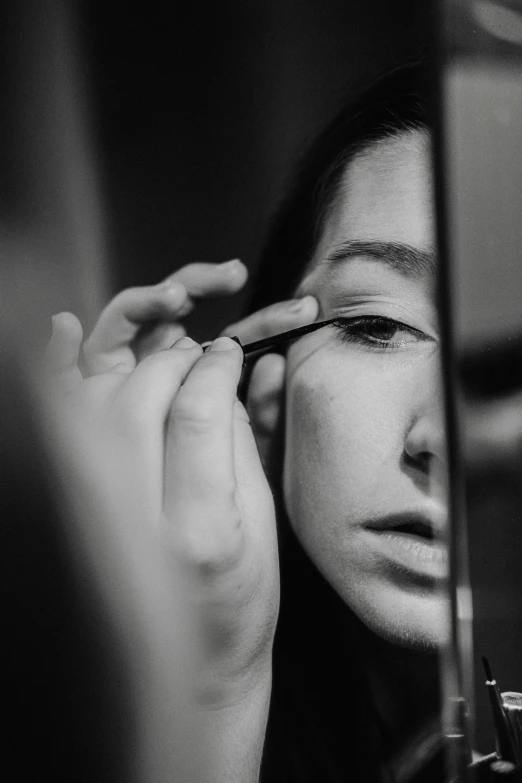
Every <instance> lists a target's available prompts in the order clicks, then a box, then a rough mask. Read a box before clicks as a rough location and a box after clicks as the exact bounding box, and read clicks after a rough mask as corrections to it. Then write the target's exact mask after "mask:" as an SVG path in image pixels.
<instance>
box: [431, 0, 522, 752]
mask: <svg viewBox="0 0 522 783" xmlns="http://www.w3.org/2000/svg"><path fill="white" fill-rule="evenodd" d="M443 6H444V8H443V20H442V21H443V26H442V30H443V34H442V39H443V46H442V58H441V71H440V78H441V97H442V108H443V112H442V131H443V138H444V145H443V151H442V157H441V169H442V178H443V180H444V182H445V183H446V185H447V191H446V198H447V201H446V205H445V207H446V213H445V214H446V220H447V236H446V238H447V250H448V254H449V262H448V271H449V278H450V290H449V291H448V294H449V302H450V307H449V317H450V320H451V323H452V325H453V329H454V332H453V340H454V361H455V366H456V383H457V386H458V388H459V389H460V399H459V400H458V405H457V410H456V414H455V416H456V424H457V429H458V432H459V436H458V438H457V441H456V444H455V445H456V446H458V445H459V442H460V450H461V452H462V454H461V461H460V468H458V467H457V471H458V472H461V473H462V485H463V486H461V487H460V488H461V489H464V488H465V493H466V504H465V506H464V504H463V503H461V504H460V506H459V507H457V505H455V509H454V513H455V514H456V515H457V518H458V522H459V524H461V523H462V526H463V525H464V520H465V517H467V539H468V542H467V548H468V552H469V584H470V586H471V599H472V609H473V622H472V626H471V625H470V621H471V601H470V600H469V599H470V596H469V592H468V590H469V587H468V585H467V574H466V570H467V568H466V564H465V563H464V568H463V570H462V569H461V573H460V575H459V577H458V578H457V579H456V581H457V582H458V584H457V585H456V590H457V591H458V590H460V598H461V600H460V607H459V605H457V606H456V609H457V612H460V616H459V619H458V621H457V626H458V629H457V637H458V639H457V641H458V644H459V645H460V659H461V663H462V669H463V682H462V685H463V688H464V690H465V691H466V695H467V697H468V699H470V704H474V707H472V709H471V719H472V720H471V735H470V736H471V743H472V745H473V747H474V748H475V749H476V750H478V751H481V752H483V753H487V752H491V750H492V742H493V740H494V739H495V720H494V710H493V712H492V707H491V699H492V698H493V702H494V701H495V696H494V694H493V689H492V687H491V686H486V685H485V681H486V680H488V681H491V680H492V676H491V673H490V675H489V676H486V673H485V671H484V668H483V665H482V663H481V657H482V656H485V657H486V658H487V659H488V661H489V664H490V668H491V670H492V674H493V675H494V677H495V678H496V679H497V684H498V691H499V692H508V691H511V692H515V694H514V695H512V696H511V697H508V702H509V703H508V705H507V708H506V712H507V716H508V719H509V721H511V722H512V727H514V728H513V731H512V732H511V734H512V736H511V739H510V737H509V736H508V737H507V739H506V738H504V741H503V743H502V741H501V742H500V744H503V747H502V748H499V739H498V736H499V732H500V734H501V735H502V732H503V731H504V732H505V731H508V730H509V726H508V727H507V729H506V727H505V726H504V729H502V725H503V720H502V716H500V717H498V719H497V721H496V723H497V731H496V734H497V752H499V753H500V756H501V758H503V759H505V760H507V761H509V762H513V763H515V764H517V765H520V726H519V723H518V717H517V716H518V715H519V714H520V712H519V711H518V710H519V706H520V703H519V697H517V696H516V692H519V691H520V690H522V668H521V658H520V655H519V652H518V649H519V645H520V640H521V638H522V613H521V609H522V598H521V595H522V592H521V587H522V584H521V573H522V571H521V569H520V566H519V555H520V552H521V551H522V538H521V535H522V534H521V530H522V528H521V525H520V522H521V504H520V499H521V494H520V493H521V479H520V471H519V462H520V450H521V443H522V440H521V422H522V411H521V404H522V397H521V391H520V386H521V375H520V340H521V335H522V315H521V310H520V306H519V301H518V299H519V296H518V294H519V291H520V287H521V283H522V272H521V269H522V267H521V265H520V260H519V247H520V239H521V237H520V220H519V215H518V213H519V207H520V203H521V195H522V163H521V161H522V157H521V154H522V149H521V135H520V127H521V123H522V89H521V84H522V82H521V75H522V48H521V47H522V13H521V8H520V4H519V3H516V2H503V1H502V2H500V1H499V2H489V0H476V1H475V0H465V1H463V2H447V3H445V4H443ZM457 461H458V457H457ZM459 483H460V479H459ZM465 546H466V542H465V538H463V539H462V540H461V542H460V548H461V551H462V550H463V548H464V547H465ZM465 559H466V556H464V560H465ZM461 566H462V563H461ZM498 726H500V727H501V728H500V729H499V728H498ZM517 726H518V728H517ZM508 735H509V731H508ZM501 739H502V738H501ZM513 748H514V749H513Z"/></svg>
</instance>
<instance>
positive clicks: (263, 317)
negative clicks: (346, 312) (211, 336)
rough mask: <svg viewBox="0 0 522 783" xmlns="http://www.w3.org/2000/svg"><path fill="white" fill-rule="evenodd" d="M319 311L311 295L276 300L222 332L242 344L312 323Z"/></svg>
mask: <svg viewBox="0 0 522 783" xmlns="http://www.w3.org/2000/svg"><path fill="white" fill-rule="evenodd" d="M318 312H319V305H318V302H317V300H316V299H315V298H314V297H313V296H305V297H303V298H302V299H291V300H289V301H286V302H277V303H276V304H273V305H269V306H268V307H265V308H264V309H263V310H258V311H257V312H256V313H253V314H252V315H249V316H247V317H246V318H243V319H242V320H241V321H237V322H236V323H235V324H231V325H230V326H227V328H226V329H225V330H224V332H223V334H224V335H228V336H229V337H239V339H240V340H241V343H242V344H243V345H247V344H248V343H250V342H253V341H254V340H261V339H263V338H265V337H272V336H273V335H276V334H279V332H285V331H287V330H289V329H294V328H297V327H298V326H304V325H305V324H309V323H313V321H315V320H316V318H317V315H318Z"/></svg>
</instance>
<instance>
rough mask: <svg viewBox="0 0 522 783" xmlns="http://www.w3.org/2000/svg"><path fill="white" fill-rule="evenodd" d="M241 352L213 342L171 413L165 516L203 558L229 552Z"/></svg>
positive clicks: (235, 532)
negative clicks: (174, 523) (235, 418)
mask: <svg viewBox="0 0 522 783" xmlns="http://www.w3.org/2000/svg"><path fill="white" fill-rule="evenodd" d="M242 360H243V353H242V351H241V349H240V347H239V346H238V345H237V343H235V342H234V341H232V340H230V339H229V338H223V337H221V338H218V339H217V340H215V341H214V342H213V344H212V345H211V347H210V350H209V351H208V352H206V353H204V354H203V355H202V356H201V358H200V359H199V360H198V361H197V362H196V364H195V365H194V366H193V367H192V370H191V371H190V373H189V375H188V376H187V379H186V381H185V383H184V384H183V386H182V387H181V389H180V391H179V394H178V395H177V397H176V399H175V400H174V404H173V406H172V409H171V414H170V419H169V427H168V435H167V450H166V490H165V513H166V516H167V518H168V519H169V520H172V521H175V522H176V524H177V527H178V529H179V530H180V532H181V535H182V540H183V539H185V541H186V540H187V539H189V540H190V541H191V542H192V543H193V546H192V547H191V549H192V550H194V549H196V550H197V551H198V553H199V556H201V557H202V558H203V559H205V560H206V559H207V558H206V555H205V554H202V553H205V552H206V553H207V554H209V553H211V554H209V559H211V560H214V559H215V558H216V559H218V560H219V557H220V554H223V553H227V552H229V553H230V551H231V547H232V548H234V546H235V544H237V542H238V536H240V531H239V528H238V525H237V516H235V515H234V509H235V491H236V481H235V472H234V445H233V420H234V406H235V403H236V391H237V384H238V382H239V377H240V374H241V367H242Z"/></svg>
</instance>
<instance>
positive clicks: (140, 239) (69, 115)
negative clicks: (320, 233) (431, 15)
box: [0, 0, 431, 337]
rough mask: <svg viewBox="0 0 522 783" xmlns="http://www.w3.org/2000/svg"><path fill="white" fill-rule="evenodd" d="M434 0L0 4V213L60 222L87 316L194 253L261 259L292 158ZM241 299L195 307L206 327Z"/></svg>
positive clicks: (67, 268)
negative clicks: (70, 232) (77, 239)
mask: <svg viewBox="0 0 522 783" xmlns="http://www.w3.org/2000/svg"><path fill="white" fill-rule="evenodd" d="M430 6H431V4H429V3H427V4H425V3H418V2H416V0H400V2H395V3H386V2H384V1H383V0H365V2H346V0H263V2H261V1H260V0H228V2H220V3H217V2H208V3H203V4H195V5H192V4H189V3H170V2H150V3H147V4H139V5H136V6H131V4H129V3H124V2H120V0H110V1H109V2H107V1H106V0H104V2H101V0H88V1H87V0H84V1H83V2H81V1H78V2H68V3H66V4H62V5H60V4H59V3H58V2H56V0H54V2H53V0H47V2H39V3H38V2H35V1H34V0H20V1H19V2H16V3H14V2H6V3H4V4H3V5H2V10H1V12H0V13H1V14H2V16H3V17H4V19H2V20H0V21H1V25H0V29H1V31H2V36H3V39H4V40H3V46H2V56H3V58H4V68H3V69H2V70H3V78H2V90H3V93H4V100H3V101H2V104H3V105H6V106H7V107H8V112H7V114H6V115H5V116H4V117H3V119H2V122H3V125H4V127H3V128H2V129H1V130H2V139H3V140H4V142H3V144H2V145H1V147H2V151H1V154H0V162H1V171H0V175H1V179H2V182H4V188H3V194H2V202H1V204H2V207H3V210H2V211H3V215H0V219H1V218H4V219H5V218H6V217H9V218H10V219H11V221H10V222H11V223H12V222H13V221H12V218H13V216H14V217H15V218H16V220H15V222H16V224H17V226H18V227H19V226H20V218H21V216H23V218H22V220H23V221H25V223H26V224H27V223H28V222H29V223H30V224H31V226H32V227H33V228H34V227H35V224H40V225H39V229H38V233H39V235H40V238H41V234H42V223H44V222H46V223H47V227H49V225H50V224H54V236H52V237H51V239H50V241H49V236H48V237H47V240H46V244H48V245H50V246H51V249H50V250H49V253H50V256H51V257H52V262H53V263H54V264H56V265H58V267H59V269H60V274H58V277H59V279H60V285H59V286H58V288H59V290H58V291H56V292H55V295H54V296H53V303H52V304H53V308H54V310H53V311H56V310H59V309H64V308H66V309H73V310H75V312H78V313H79V314H80V315H83V320H84V321H86V322H87V324H92V319H93V311H96V309H97V305H98V304H99V302H100V301H104V300H106V298H107V297H108V296H109V295H110V294H112V293H114V292H115V291H117V290H119V289H120V288H122V287H124V286H128V285H136V284H146V283H154V282H157V281H159V280H160V279H161V278H162V277H164V276H166V275H168V274H169V273H171V272H172V271H173V270H174V269H175V268H177V267H178V266H181V265H183V264H185V263H188V262H190V261H194V260H208V261H216V262H218V261H223V260H226V259H229V258H234V257H240V258H241V259H242V260H243V261H244V262H245V263H246V264H247V265H248V266H249V267H250V268H252V269H253V268H254V267H255V264H256V261H257V259H258V256H259V252H260V247H261V245H262V242H263V237H264V235H265V231H266V228H267V225H268V221H269V219H270V216H271V214H272V212H273V211H274V209H275V207H276V205H277V203H278V200H279V198H280V196H281V194H282V192H283V190H284V187H285V183H286V182H287V179H288V176H289V172H290V170H291V168H292V164H293V162H294V161H295V160H296V158H297V157H298V156H299V154H300V153H301V152H302V151H303V149H304V148H305V147H306V145H307V142H308V141H309V140H310V139H311V138H312V137H313V136H314V134H315V133H316V131H317V130H318V129H320V128H321V127H322V126H323V125H324V124H326V123H327V122H328V121H329V119H330V118H331V117H332V116H333V114H334V113H335V112H336V111H337V110H338V109H339V108H340V107H341V106H342V105H343V104H344V102H345V101H346V100H348V99H349V98H350V97H352V96H353V95H354V94H355V93H356V92H357V91H359V90H361V89H362V87H363V86H364V85H365V84H366V83H367V82H368V81H370V80H371V79H373V78H374V77H375V76H376V75H378V74H379V73H381V72H382V71H384V70H386V69H388V68H389V67H390V66H391V65H393V64H395V63H398V62H400V61H401V60H403V59H404V58H405V57H408V56H411V55H412V54H415V53H417V52H418V50H419V48H422V47H423V45H424V44H425V39H426V34H427V30H428V28H429V20H428V18H427V17H428V11H429V8H430ZM36 171H39V172H40V175H41V176H39V177H37V176H36ZM22 173H23V176H22V177H21V174H22ZM58 174H59V175H61V177H62V183H61V184H62V187H61V189H60V188H57V187H53V183H54V185H56V182H57V179H59V177H58V176H57V175H58ZM37 180H38V181H37ZM74 185H76V192H73V191H74V187H73V186H74ZM78 191H80V195H79V194H78ZM64 192H65V193H68V198H66V199H65V200H64V196H63V194H64ZM28 201H30V202H31V205H30V207H28ZM80 202H82V203H80ZM53 212H54V214H52V213H53ZM66 214H67V217H66V219H65V220H64V218H65V215H66ZM65 222H68V223H69V224H70V225H73V224H74V225H75V226H76V235H78V233H79V232H78V229H79V227H80V226H81V229H80V233H83V239H84V241H83V243H82V247H81V248H79V247H78V246H73V245H74V242H73V241H72V240H71V237H70V236H69V237H68V238H65V237H63V236H61V238H60V237H59V236H58V235H59V234H62V235H63V226H64V224H65ZM58 223H59V224H60V225H61V226H62V228H59V227H58ZM26 233H27V232H26ZM43 233H47V234H49V233H50V234H52V233H53V231H49V230H47V232H45V230H44V231H43ZM86 247H88V251H86ZM27 252H29V251H27ZM26 255H27V253H26ZM58 259H59V260H58ZM85 266H88V267H89V270H90V275H89V278H88V279H86V276H85V275H84V271H85ZM97 266H102V267H103V271H102V270H101V269H100V270H98V272H95V267H97ZM48 280H49V278H47V281H48ZM245 297H248V291H246V292H245V294H244V295H243V296H239V297H238V298H237V301H235V302H233V303H232V302H230V301H228V302H226V304H223V303H213V304H211V306H210V307H209V308H206V309H205V313H204V314H199V315H197V316H196V321H195V323H193V324H192V328H193V329H195V333H196V337H203V336H205V337H210V336H211V335H212V334H214V333H215V332H216V331H218V330H219V328H220V327H221V326H222V325H224V324H225V323H226V322H227V321H229V320H231V319H232V318H235V317H236V316H237V313H238V312H240V311H241V308H242V307H243V305H244V302H245Z"/></svg>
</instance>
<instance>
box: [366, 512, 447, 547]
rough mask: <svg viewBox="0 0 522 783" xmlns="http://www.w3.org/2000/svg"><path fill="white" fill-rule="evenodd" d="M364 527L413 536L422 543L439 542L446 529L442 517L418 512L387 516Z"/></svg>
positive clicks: (376, 530)
mask: <svg viewBox="0 0 522 783" xmlns="http://www.w3.org/2000/svg"><path fill="white" fill-rule="evenodd" d="M365 527H366V528H368V529H369V530H374V531H375V532H380V533H383V532H389V533H402V534H404V535H409V536H414V537H417V538H419V539H422V540H423V541H433V540H435V539H437V540H440V539H441V538H442V537H443V534H444V531H445V529H446V521H445V519H444V518H443V517H442V515H440V514H438V515H427V514H423V513H418V512H407V513H403V514H389V515H387V516H385V517H379V518H378V519H374V520H370V521H369V522H367V523H366V524H365Z"/></svg>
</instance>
